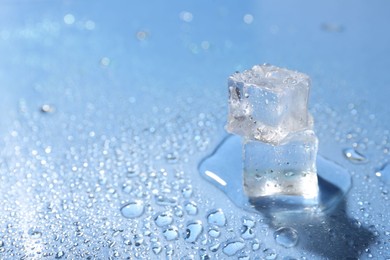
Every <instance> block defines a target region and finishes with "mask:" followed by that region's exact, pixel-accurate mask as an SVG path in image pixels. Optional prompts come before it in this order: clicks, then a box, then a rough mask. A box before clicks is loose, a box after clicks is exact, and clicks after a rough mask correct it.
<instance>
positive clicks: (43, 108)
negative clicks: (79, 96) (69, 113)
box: [41, 104, 54, 113]
mask: <svg viewBox="0 0 390 260" xmlns="http://www.w3.org/2000/svg"><path fill="white" fill-rule="evenodd" d="M41 112H42V113H53V112H54V107H53V106H51V105H48V104H44V105H42V106H41Z"/></svg>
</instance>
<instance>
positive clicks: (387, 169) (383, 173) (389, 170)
mask: <svg viewBox="0 0 390 260" xmlns="http://www.w3.org/2000/svg"><path fill="white" fill-rule="evenodd" d="M375 175H376V176H378V177H380V180H381V181H383V182H384V183H386V184H390V164H389V163H386V164H384V165H383V166H382V167H381V168H380V169H379V170H377V171H376V172H375Z"/></svg>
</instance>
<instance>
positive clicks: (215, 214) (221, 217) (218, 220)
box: [207, 209, 226, 227]
mask: <svg viewBox="0 0 390 260" xmlns="http://www.w3.org/2000/svg"><path fill="white" fill-rule="evenodd" d="M207 222H208V223H209V224H210V225H216V226H219V227H222V226H225V225H226V217H225V213H223V211H222V209H215V210H212V211H210V213H209V214H208V215H207Z"/></svg>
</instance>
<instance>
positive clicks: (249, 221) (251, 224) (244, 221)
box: [242, 217, 256, 228]
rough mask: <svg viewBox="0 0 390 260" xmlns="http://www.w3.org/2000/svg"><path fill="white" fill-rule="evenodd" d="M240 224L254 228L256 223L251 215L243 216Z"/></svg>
mask: <svg viewBox="0 0 390 260" xmlns="http://www.w3.org/2000/svg"><path fill="white" fill-rule="evenodd" d="M242 224H243V225H244V226H247V227H249V228H254V227H255V225H256V221H255V220H254V219H253V218H252V217H243V218H242Z"/></svg>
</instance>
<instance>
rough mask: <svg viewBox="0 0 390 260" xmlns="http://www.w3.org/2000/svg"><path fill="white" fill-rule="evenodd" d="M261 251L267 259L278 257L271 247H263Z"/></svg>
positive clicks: (272, 259) (271, 259)
mask: <svg viewBox="0 0 390 260" xmlns="http://www.w3.org/2000/svg"><path fill="white" fill-rule="evenodd" d="M263 253H264V259H267V260H274V259H276V258H277V257H278V255H277V254H276V251H275V250H274V249H272V248H266V249H264V250H263Z"/></svg>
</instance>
